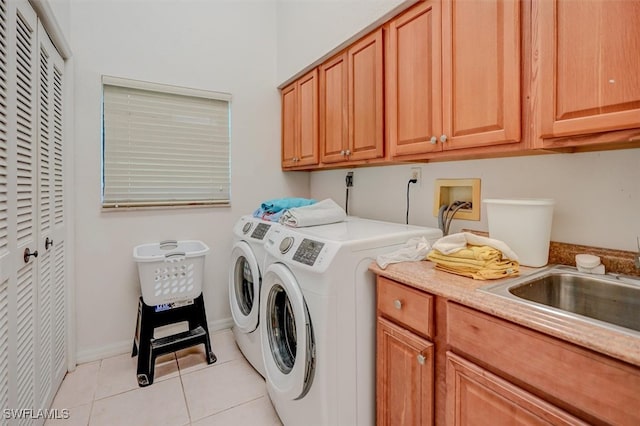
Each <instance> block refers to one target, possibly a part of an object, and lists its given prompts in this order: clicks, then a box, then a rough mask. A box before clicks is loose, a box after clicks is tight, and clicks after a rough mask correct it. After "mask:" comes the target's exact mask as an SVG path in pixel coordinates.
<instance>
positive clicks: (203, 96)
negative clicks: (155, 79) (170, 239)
mask: <svg viewBox="0 0 640 426" xmlns="http://www.w3.org/2000/svg"><path fill="white" fill-rule="evenodd" d="M102 84H103V135H102V137H103V167H102V172H103V179H102V205H103V207H105V208H113V207H144V206H180V205H201V204H229V189H230V170H229V140H230V128H231V126H230V102H231V96H230V95H229V94H225V93H218V92H210V91H203V90H195V89H187V88H181V87H175V86H166V85H161V84H154V83H146V82H139V81H134V80H126V79H120V78H114V77H106V76H105V77H103V79H102Z"/></svg>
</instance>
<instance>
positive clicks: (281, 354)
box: [267, 284, 297, 374]
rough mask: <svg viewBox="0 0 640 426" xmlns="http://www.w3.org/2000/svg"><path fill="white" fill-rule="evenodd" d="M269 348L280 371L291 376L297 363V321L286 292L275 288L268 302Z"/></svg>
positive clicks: (276, 286) (277, 285)
mask: <svg viewBox="0 0 640 426" xmlns="http://www.w3.org/2000/svg"><path fill="white" fill-rule="evenodd" d="M267 315H268V321H267V333H268V336H269V346H270V348H271V353H272V354H273V359H274V360H275V362H276V365H277V366H278V369H279V370H280V371H281V372H282V373H284V374H289V372H291V369H293V366H294V364H295V362H296V348H297V340H296V319H295V317H294V315H293V309H292V307H291V301H290V300H289V297H288V296H287V292H286V290H285V289H284V288H283V287H282V286H281V285H279V284H276V285H274V286H273V288H272V289H271V291H270V292H269V297H268V300H267Z"/></svg>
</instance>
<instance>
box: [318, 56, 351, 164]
mask: <svg viewBox="0 0 640 426" xmlns="http://www.w3.org/2000/svg"><path fill="white" fill-rule="evenodd" d="M347 75H348V72H347V55H346V54H345V53H341V54H340V55H338V56H336V57H335V58H333V59H330V60H329V61H327V62H325V63H324V64H322V65H320V156H321V161H322V162H323V163H336V162H339V161H345V151H346V149H347V147H348V146H349V124H348V123H349V122H348V120H349V118H348V114H347V106H348V101H347V98H348V91H347Z"/></svg>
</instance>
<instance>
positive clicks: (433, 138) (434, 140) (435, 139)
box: [431, 136, 438, 145]
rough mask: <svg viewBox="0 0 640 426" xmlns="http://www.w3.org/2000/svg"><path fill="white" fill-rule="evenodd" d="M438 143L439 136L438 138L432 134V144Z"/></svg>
mask: <svg viewBox="0 0 640 426" xmlns="http://www.w3.org/2000/svg"><path fill="white" fill-rule="evenodd" d="M437 143H438V138H436V137H435V136H431V145H435V144H437Z"/></svg>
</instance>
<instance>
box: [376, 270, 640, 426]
mask: <svg viewBox="0 0 640 426" xmlns="http://www.w3.org/2000/svg"><path fill="white" fill-rule="evenodd" d="M377 285H378V287H377V315H378V317H377V348H376V350H377V352H376V374H377V378H376V386H377V388H376V404H377V413H376V414H377V422H376V423H377V425H393V426H396V425H397V426H400V425H431V424H435V425H438V426H440V425H479V426H484V425H492V426H493V425H548V424H552V425H584V424H612V425H613V424H615V425H634V426H635V425H639V424H640V409H638V407H640V368H638V367H636V366H633V365H630V364H627V363H625V362H622V361H620V360H617V359H613V358H611V357H608V356H606V355H603V354H600V353H596V352H594V351H592V350H589V349H586V348H584V347H581V346H577V345H574V344H572V343H569V342H566V341H564V340H561V339H558V338H555V337H552V336H549V335H546V334H544V333H540V332H538V331H534V330H531V329H529V328H526V327H523V326H521V325H518V324H515V323H513V322H510V321H506V320H504V319H502V318H499V317H496V316H494V315H490V314H487V313H484V312H481V311H478V310H476V309H472V308H470V307H468V306H465V305H462V304H460V303H457V302H453V301H451V300H447V299H446V298H445V297H442V296H437V295H433V294H429V293H427V292H424V291H420V290H418V289H416V288H413V287H411V286H408V285H405V284H402V283H399V282H396V281H393V280H390V279H388V278H385V277H381V276H379V277H378V279H377Z"/></svg>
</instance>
